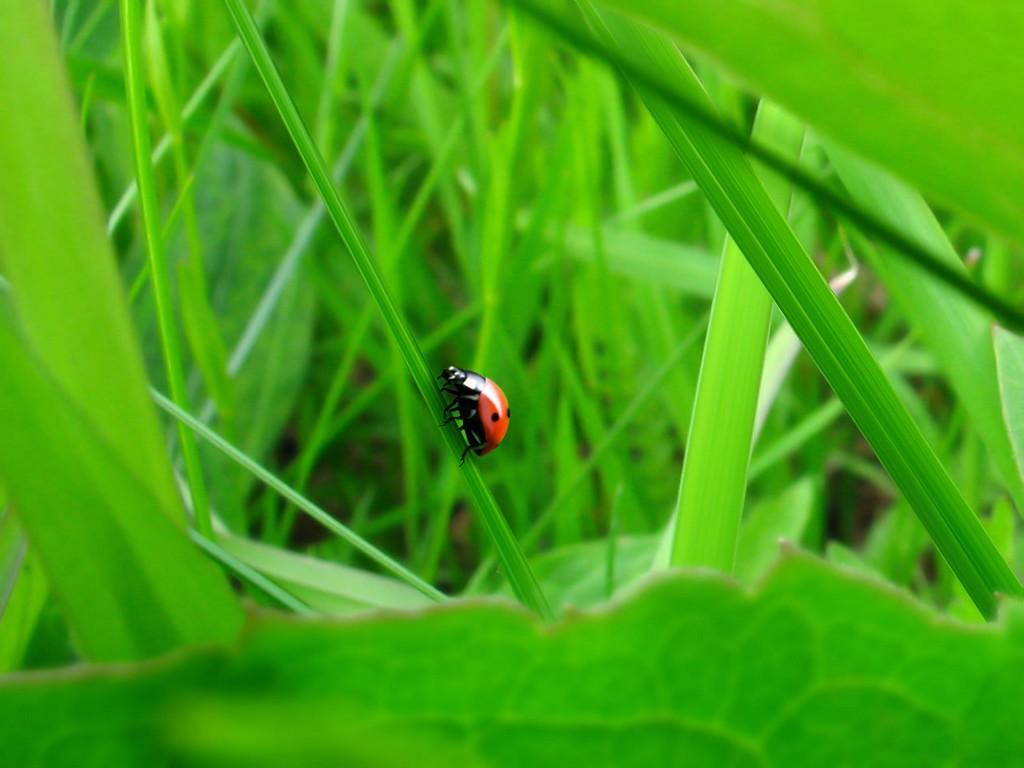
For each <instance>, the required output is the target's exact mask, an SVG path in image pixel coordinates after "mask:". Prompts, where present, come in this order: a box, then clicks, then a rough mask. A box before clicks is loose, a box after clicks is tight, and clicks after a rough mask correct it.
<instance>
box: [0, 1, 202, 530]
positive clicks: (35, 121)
mask: <svg viewBox="0 0 1024 768" xmlns="http://www.w3.org/2000/svg"><path fill="white" fill-rule="evenodd" d="M0 50H3V51H4V54H3V56H0V96H2V98H3V101H4V103H7V104H17V105H18V109H16V110H12V111H10V112H9V113H8V114H7V115H6V116H5V118H4V119H3V120H0V168H3V184H0V271H2V272H3V274H4V275H5V276H6V277H7V279H8V281H9V282H10V292H11V297H12V302H13V304H14V307H15V309H16V312H17V316H18V321H19V323H20V325H21V327H22V329H23V331H24V333H25V335H26V336H27V337H28V340H29V341H30V342H31V344H32V345H33V347H34V348H35V350H36V353H37V354H38V356H39V358H40V360H41V362H42V363H43V364H44V365H45V367H46V369H47V370H48V371H49V372H50V375H52V376H53V377H54V378H55V379H56V381H57V382H59V384H60V385H61V387H62V388H63V389H64V390H65V392H66V393H67V395H68V397H70V398H71V399H72V401H73V402H74V403H75V405H77V406H78V407H79V408H81V409H82V412H83V414H86V415H87V417H88V418H89V419H90V421H91V423H92V426H93V428H94V429H96V430H97V431H98V433H99V435H100V436H101V437H102V438H103V440H105V441H106V442H107V443H109V445H110V447H111V449H112V450H113V451H114V454H115V455H116V456H117V457H118V460H119V461H120V462H122V463H123V464H124V465H125V466H126V467H128V468H129V469H130V470H131V471H132V472H133V473H134V474H135V475H136V476H137V477H138V478H139V480H140V481H141V482H142V483H144V485H145V487H146V489H147V492H148V493H149V494H150V495H151V496H153V498H154V499H155V500H156V501H158V502H159V503H158V504H157V505H156V509H158V510H159V511H160V512H162V513H163V514H166V515H168V517H169V518H171V519H173V520H174V521H175V522H176V524H177V525H178V526H183V525H184V516H183V514H182V510H181V504H180V503H179V501H178V498H177V493H176V491H175V488H174V484H173V482H172V479H171V471H170V464H169V462H168V459H167V452H166V449H165V447H164V444H163V437H162V435H161V434H160V430H159V427H158V422H157V420H156V417H155V414H154V412H153V406H152V404H151V403H149V402H148V395H147V394H146V386H145V375H144V372H143V367H142V362H141V360H140V356H139V352H138V347H137V344H136V341H135V337H134V333H133V331H132V329H131V327H130V325H129V322H128V311H127V307H126V303H125V299H124V295H123V293H122V292H121V288H120V281H119V278H118V274H117V271H116V269H115V266H114V256H113V253H112V251H111V248H110V244H109V242H108V241H107V238H106V235H105V233H104V231H103V226H102V220H103V219H102V216H101V213H100V206H99V200H98V198H97V194H96V190H95V186H94V181H93V175H92V170H91V168H90V167H89V162H88V155H87V153H86V149H85V146H84V142H83V138H82V135H81V132H80V131H79V128H78V119H77V116H76V115H75V114H74V112H73V111H72V109H71V99H70V94H69V93H68V89H67V87H66V84H65V77H64V73H63V72H62V71H61V68H60V63H59V62H60V59H59V58H58V53H57V50H56V46H55V41H54V40H53V33H52V31H51V19H50V17H49V15H48V14H47V13H46V10H45V8H44V7H43V5H41V4H40V3H3V4H2V5H0ZM26 72H31V73H32V76H31V77H26ZM4 431H5V430H4ZM12 489H13V485H12ZM27 527H28V533H29V535H30V536H33V535H34V534H35V531H34V530H33V529H32V528H31V527H30V526H27Z"/></svg>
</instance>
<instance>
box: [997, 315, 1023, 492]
mask: <svg viewBox="0 0 1024 768" xmlns="http://www.w3.org/2000/svg"><path fill="white" fill-rule="evenodd" d="M992 342H993V346H994V347H995V354H996V364H997V367H998V371H999V394H1000V401H1001V403H1002V410H1003V418H1004V419H1005V421H1006V428H1007V431H1008V432H1009V435H1010V442H1011V443H1012V445H1013V456H1014V459H1015V460H1016V462H1017V472H1018V474H1019V476H1020V477H1024V339H1022V338H1021V337H1020V336H1016V335H1014V334H1012V333H1010V332H1009V331H1005V330H1003V329H1002V328H994V329H993V331H992Z"/></svg>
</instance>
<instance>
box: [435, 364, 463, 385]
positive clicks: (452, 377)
mask: <svg viewBox="0 0 1024 768" xmlns="http://www.w3.org/2000/svg"><path fill="white" fill-rule="evenodd" d="M437 378H439V379H444V380H445V381H453V382H455V383H456V384H461V383H462V382H463V381H465V380H466V372H465V371H464V370H462V369H461V368H456V367H455V366H454V365H449V366H448V367H447V368H445V369H444V370H443V371H441V373H440V375H439V376H438V377H437Z"/></svg>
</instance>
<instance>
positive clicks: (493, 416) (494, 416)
mask: <svg viewBox="0 0 1024 768" xmlns="http://www.w3.org/2000/svg"><path fill="white" fill-rule="evenodd" d="M500 418H501V416H499V415H498V414H496V413H492V414H491V421H497V420H498V419H500Z"/></svg>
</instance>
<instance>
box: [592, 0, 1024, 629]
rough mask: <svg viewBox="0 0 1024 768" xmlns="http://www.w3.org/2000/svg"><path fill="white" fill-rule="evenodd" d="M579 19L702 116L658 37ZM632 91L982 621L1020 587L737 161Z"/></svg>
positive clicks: (711, 136)
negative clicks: (999, 595)
mask: <svg viewBox="0 0 1024 768" xmlns="http://www.w3.org/2000/svg"><path fill="white" fill-rule="evenodd" d="M588 15H589V17H590V19H591V20H592V22H593V23H594V24H595V28H596V30H597V33H598V36H599V38H600V40H601V41H602V43H603V44H604V45H605V46H606V47H608V48H609V49H611V50H614V51H616V52H617V53H618V55H619V56H622V57H633V60H634V61H635V60H636V57H639V58H640V60H641V62H642V66H643V67H644V68H645V69H647V70H653V71H657V72H662V73H665V74H671V76H672V78H673V80H674V81H675V82H676V83H677V84H678V86H679V87H680V88H681V89H685V92H686V93H685V95H686V97H687V98H689V99H690V100H692V101H695V102H697V103H700V104H703V105H705V107H704V108H705V109H711V105H710V102H709V101H708V98H707V95H706V94H705V93H704V91H703V89H702V87H701V85H700V82H699V81H698V80H697V77H696V75H694V73H693V71H692V70H691V69H690V67H689V65H688V64H687V63H686V61H685V60H684V59H683V57H682V55H681V54H680V53H679V51H678V50H677V49H676V48H675V46H673V45H672V44H671V43H669V42H668V41H667V40H666V39H665V38H663V37H661V36H660V35H658V34H657V33H655V32H653V31H650V30H648V29H645V28H643V27H639V26H637V25H635V24H633V23H632V22H630V21H628V20H627V19H625V18H624V17H620V16H617V15H613V14H610V13H602V14H600V15H598V14H596V13H591V14H588ZM638 90H639V92H640V94H641V96H642V97H643V99H644V101H645V103H646V104H647V107H648V109H649V110H650V111H651V113H652V115H653V116H654V117H655V119H656V120H657V121H658V123H659V124H660V126H661V128H662V130H663V131H664V132H665V135H666V137H667V138H668V139H669V141H670V142H671V144H672V146H673V148H674V149H675V150H676V153H677V154H678V155H679V157H680V159H681V160H682V161H683V162H684V163H685V164H686V165H687V167H688V168H689V170H690V172H691V174H692V175H693V177H694V179H695V180H696V181H697V183H698V184H699V185H700V187H701V189H702V190H703V191H704V194H705V196H706V197H707V199H708V201H709V202H710V203H711V205H712V207H713V208H714V209H715V211H716V213H717V214H718V216H719V218H721V220H722V222H723V223H724V224H725V225H726V227H727V229H728V230H729V234H730V235H731V236H732V237H733V239H735V241H736V243H737V245H739V247H740V249H741V250H742V252H743V254H744V256H745V257H746V258H747V260H748V261H749V262H750V264H751V266H752V267H753V268H754V270H755V272H757V274H758V276H759V277H760V279H761V281H762V282H763V283H764V285H765V287H766V288H767V289H768V291H769V293H771V295H772V298H773V299H774V300H775V302H776V304H778V306H779V308H780V309H781V310H782V311H783V313H784V314H785V315H786V318H787V319H788V320H789V322H790V324H791V325H792V326H793V329H794V330H795V331H796V332H797V335H798V336H799V337H800V340H801V341H802V342H803V345H804V348H805V349H807V351H808V353H809V354H810V356H811V358H812V359H813V360H814V362H815V364H816V365H817V366H818V368H819V370H821V372H822V374H823V375H824V376H825V378H826V379H827V380H828V382H829V384H830V385H831V386H832V388H833V390H834V391H835V392H836V394H837V395H838V396H839V398H840V400H842V402H843V404H844V406H845V407H846V409H847V411H848V412H849V413H850V416H851V417H852V418H853V420H854V422H855V423H856V424H857V426H858V427H859V429H860V430H861V432H862V433H863V434H864V436H865V437H866V438H867V441H868V443H869V444H870V445H871V447H872V448H873V449H874V451H875V454H876V456H878V459H879V461H880V462H881V463H882V465H883V466H884V467H885V468H886V470H887V471H888V472H889V475H890V476H891V477H892V478H893V480H894V481H895V483H896V484H897V486H898V487H899V488H900V490H901V491H902V493H903V494H904V496H905V497H906V498H907V500H908V502H909V503H910V504H911V506H912V507H913V509H914V511H915V512H916V514H917V515H918V517H919V518H920V520H921V522H922V523H923V524H924V526H925V528H926V529H927V530H928V532H929V534H930V535H931V537H932V540H933V541H934V542H935V544H936V546H937V548H938V550H939V552H940V554H941V555H942V556H943V557H944V558H945V559H946V561H947V562H948V563H949V565H950V566H951V567H952V569H953V571H954V573H955V574H956V575H957V577H958V578H959V579H960V581H961V583H962V584H963V585H964V587H965V588H966V589H967V591H968V593H969V594H970V595H971V599H972V600H974V601H975V604H976V605H977V606H978V608H979V609H980V610H981V612H982V614H983V615H985V616H987V617H991V616H992V615H993V614H994V612H995V597H994V594H995V593H996V592H1004V593H1009V594H1020V593H1021V592H1022V590H1021V586H1020V583H1019V582H1018V581H1017V579H1016V577H1015V576H1014V575H1013V572H1012V571H1011V570H1010V568H1009V567H1008V566H1007V564H1006V562H1005V561H1004V560H1003V558H1002V557H1001V556H1000V554H999V552H998V551H997V550H996V548H995V547H994V546H993V544H992V542H991V540H990V539H989V538H988V536H987V535H986V533H985V530H984V529H983V528H982V526H981V524H980V522H979V521H978V518H977V517H976V516H975V514H974V513H973V512H972V511H971V509H970V507H968V506H967V504H966V502H965V501H964V500H963V497H962V496H961V495H960V492H959V490H958V489H957V487H956V485H955V484H954V483H953V481H952V480H951V479H950V477H949V474H948V473H947V472H946V470H945V468H944V467H943V466H942V464H941V463H940V462H939V460H938V458H937V457H936V455H935V453H934V451H933V450H932V449H931V447H930V446H929V445H928V443H927V442H926V441H925V439H924V437H923V436H922V435H921V431H920V429H919V428H918V427H917V425H916V424H915V423H914V421H913V419H912V418H911V417H910V415H909V414H908V413H907V411H906V409H905V408H904V407H903V405H902V404H901V403H900V401H899V399H898V398H897V395H896V393H895V391H894V390H893V387H892V385H891V384H890V383H889V381H888V380H887V379H886V377H885V375H884V374H883V373H882V371H881V369H880V368H879V366H878V363H877V362H876V361H875V360H874V358H873V357H872V356H871V353H870V352H869V350H868V348H867V346H866V344H865V343H864V340H863V339H862V338H861V336H860V334H859V333H858V332H857V329H856V327H855V326H854V325H853V323H852V321H851V320H850V318H849V316H848V315H847V314H846V313H845V311H844V310H843V308H842V306H841V305H840V304H839V301H838V300H837V299H836V297H835V296H834V295H833V293H832V291H831V290H830V289H829V287H828V284H827V283H826V282H825V280H824V278H822V276H821V274H820V273H819V272H818V270H817V267H816V266H815V265H814V262H813V261H812V260H811V259H810V257H809V256H808V255H807V253H806V252H805V251H804V249H803V247H802V246H801V245H800V242H799V241H798V240H797V238H796V236H795V235H794V234H793V232H792V230H791V229H790V228H789V226H788V225H787V224H786V221H785V219H784V218H783V217H782V216H781V214H779V212H778V211H777V210H776V209H775V207H774V206H773V205H772V202H771V199H770V198H769V196H768V194H767V192H766V191H765V190H764V188H763V187H762V186H761V184H760V182H758V180H757V178H756V176H755V175H754V172H753V169H752V168H751V166H750V165H749V164H748V162H747V160H746V159H745V158H744V157H743V155H742V153H741V152H740V151H739V150H738V149H737V148H736V147H735V146H734V145H733V144H732V143H730V142H729V141H727V140H725V139H723V138H722V136H721V135H720V134H719V133H718V132H716V131H714V130H711V129H709V128H707V127H706V126H705V125H704V124H703V123H701V122H699V121H695V120H693V119H692V118H691V117H690V115H689V114H688V113H684V112H682V111H680V110H677V109H674V108H673V107H672V106H670V105H669V104H668V103H667V102H666V101H665V100H664V99H663V98H661V97H660V96H658V95H657V94H655V93H652V92H651V91H650V90H645V89H644V88H643V87H642V86H641V87H640V88H639V89H638Z"/></svg>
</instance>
